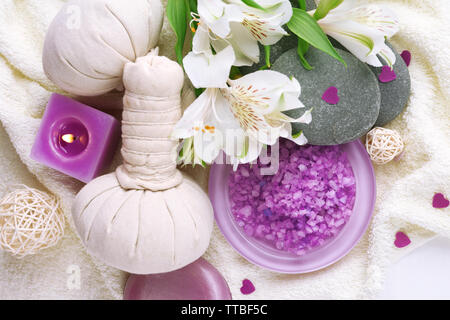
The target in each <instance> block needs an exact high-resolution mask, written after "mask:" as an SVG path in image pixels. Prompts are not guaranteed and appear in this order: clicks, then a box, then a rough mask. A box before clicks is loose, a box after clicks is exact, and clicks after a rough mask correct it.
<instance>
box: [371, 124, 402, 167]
mask: <svg viewBox="0 0 450 320" xmlns="http://www.w3.org/2000/svg"><path fill="white" fill-rule="evenodd" d="M404 148H405V145H404V143H403V139H402V137H401V136H400V134H399V133H398V132H397V131H395V130H390V129H386V128H381V127H376V128H374V129H372V130H371V131H370V132H369V133H368V134H367V136H366V150H367V153H369V156H370V158H371V159H372V161H373V162H374V163H376V164H386V163H388V162H391V161H392V160H394V158H395V157H397V156H399V155H400V154H401V153H402V152H403V150H404Z"/></svg>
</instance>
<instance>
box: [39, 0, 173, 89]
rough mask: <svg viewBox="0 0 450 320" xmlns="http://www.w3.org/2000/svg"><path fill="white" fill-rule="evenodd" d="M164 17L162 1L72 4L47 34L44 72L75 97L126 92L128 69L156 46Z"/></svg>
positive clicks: (80, 1) (81, 0)
mask: <svg viewBox="0 0 450 320" xmlns="http://www.w3.org/2000/svg"><path fill="white" fill-rule="evenodd" d="M163 17H164V10H163V7H162V4H161V2H160V0H133V1H131V2H130V1H124V0H95V1H92V0H72V1H69V2H67V3H66V5H64V6H63V8H62V9H61V11H59V13H58V14H57V15H56V17H55V19H54V20H53V22H52V23H51V25H50V28H49V30H48V32H47V36H46V38H45V43H44V54H43V65H44V71H45V73H46V75H47V77H48V78H49V79H50V80H52V81H53V82H54V83H55V84H56V85H57V86H58V87H60V88H61V89H63V90H65V91H67V92H70V93H73V94H76V95H81V96H96V95H100V94H103V93H107V92H109V91H111V90H113V89H116V88H121V86H122V73H123V67H124V65H125V64H126V63H127V62H134V61H136V58H138V57H141V56H144V55H146V54H147V53H148V52H149V51H150V49H152V48H154V47H155V46H156V44H157V42H158V39H159V34H160V31H161V27H162V22H163Z"/></svg>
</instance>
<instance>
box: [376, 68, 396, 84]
mask: <svg viewBox="0 0 450 320" xmlns="http://www.w3.org/2000/svg"><path fill="white" fill-rule="evenodd" d="M378 79H379V80H380V82H382V83H387V82H391V81H394V80H395V79H397V74H396V73H395V71H394V69H391V67H389V66H384V67H383V68H382V69H381V73H380V75H379V76H378Z"/></svg>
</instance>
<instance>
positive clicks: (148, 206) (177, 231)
mask: <svg viewBox="0 0 450 320" xmlns="http://www.w3.org/2000/svg"><path fill="white" fill-rule="evenodd" d="M123 79H124V85H125V89H126V91H125V97H124V112H123V120H122V143H123V146H122V156H123V159H124V164H123V165H122V166H120V167H119V168H117V170H116V172H115V173H111V174H108V175H106V176H103V177H100V178H97V179H95V180H94V181H92V182H91V183H89V184H88V185H87V186H86V187H84V188H83V189H82V190H81V191H80V193H79V194H78V196H77V198H76V200H75V205H74V207H73V212H72V213H73V217H74V219H75V225H76V227H77V230H78V233H79V235H80V236H81V239H82V240H83V242H84V243H85V245H86V247H87V249H88V251H89V252H90V253H91V254H93V255H94V256H96V257H98V258H100V259H102V260H103V261H105V262H106V263H107V264H109V265H111V266H114V267H116V268H118V269H121V270H125V271H128V272H130V273H134V274H151V273H163V272H169V271H172V270H176V269H179V268H181V267H184V266H186V265H188V264H190V263H192V262H193V261H195V260H197V259H198V258H199V257H200V256H201V255H202V254H203V253H204V252H205V250H206V249H207V247H208V244H209V239H210V236H211V232H212V227H213V209H212V206H211V203H210V201H209V198H208V197H207V196H206V194H205V193H204V192H203V190H201V189H200V187H199V186H197V184H196V183H195V182H193V181H192V180H190V179H188V178H187V177H183V175H182V174H181V172H180V171H178V170H177V168H176V157H177V150H176V148H177V145H178V142H177V141H173V140H171V139H170V138H169V135H170V133H171V132H172V127H173V126H174V125H175V123H176V122H177V121H178V120H179V119H180V117H181V107H180V92H181V88H182V86H183V79H184V74H183V70H182V69H181V67H180V66H179V65H178V64H177V63H175V62H173V61H171V60H169V59H167V58H165V57H158V56H154V55H152V54H149V55H148V56H146V57H142V58H139V59H138V60H137V62H136V63H129V64H127V65H126V66H125V73H124V76H123Z"/></svg>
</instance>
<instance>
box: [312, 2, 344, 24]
mask: <svg viewBox="0 0 450 320" xmlns="http://www.w3.org/2000/svg"><path fill="white" fill-rule="evenodd" d="M342 2H344V0H321V1H320V2H319V5H318V6H317V10H316V11H315V12H314V19H316V20H320V19H323V18H325V17H326V16H327V14H328V12H330V11H331V10H333V9H336V8H337V7H338V6H339V5H340V4H341V3H342Z"/></svg>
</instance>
